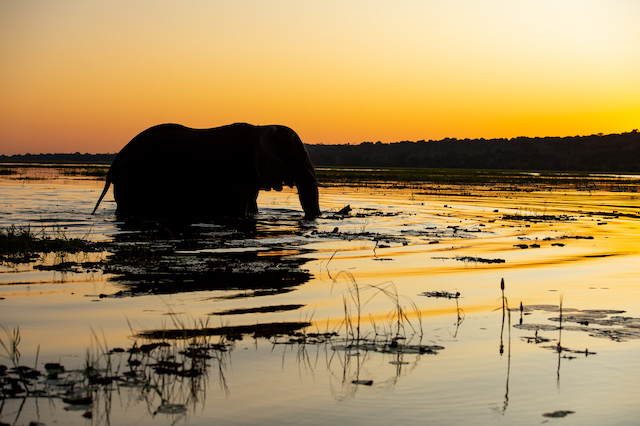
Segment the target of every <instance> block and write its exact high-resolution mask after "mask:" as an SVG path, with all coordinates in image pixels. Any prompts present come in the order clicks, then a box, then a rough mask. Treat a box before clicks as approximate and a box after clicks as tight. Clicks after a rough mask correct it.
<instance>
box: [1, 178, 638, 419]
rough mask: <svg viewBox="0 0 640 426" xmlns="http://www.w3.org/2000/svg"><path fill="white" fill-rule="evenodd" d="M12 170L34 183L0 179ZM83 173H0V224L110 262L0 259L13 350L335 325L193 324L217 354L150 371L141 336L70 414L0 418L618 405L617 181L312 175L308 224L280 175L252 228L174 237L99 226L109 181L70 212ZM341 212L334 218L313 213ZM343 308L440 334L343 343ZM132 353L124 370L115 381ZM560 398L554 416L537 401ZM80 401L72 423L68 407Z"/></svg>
mask: <svg viewBox="0 0 640 426" xmlns="http://www.w3.org/2000/svg"><path fill="white" fill-rule="evenodd" d="M25 176H31V177H33V176H36V177H38V178H39V179H17V178H18V177H25ZM102 185H103V183H102V182H101V181H99V180H95V179H86V178H80V177H77V176H73V175H62V174H60V173H59V172H57V171H56V169H47V171H45V172H43V171H42V170H41V169H37V170H29V169H25V170H24V171H23V174H22V176H16V175H10V176H2V177H0V203H1V204H0V225H1V226H9V225H26V224H28V225H29V226H30V227H31V228H32V229H34V230H38V231H39V232H40V231H42V230H44V232H45V233H50V235H53V234H55V233H62V234H63V235H72V236H76V235H77V236H83V237H85V236H86V237H88V238H90V239H92V240H95V241H112V240H115V241H117V242H118V245H117V246H115V247H112V248H111V251H112V252H115V253H116V255H117V256H119V257H118V258H117V260H115V258H114V256H113V255H110V254H109V253H106V252H98V253H87V254H80V255H73V256H71V255H66V256H65V259H64V260H71V261H73V262H102V264H103V265H107V268H104V267H97V268H92V267H86V268H84V267H78V268H76V272H69V271H60V270H53V271H51V270H37V269H33V267H34V266H37V265H39V264H46V265H54V264H56V263H59V262H60V261H61V259H60V256H61V255H60V254H57V255H56V254H50V255H48V256H47V257H45V258H43V259H41V260H40V261H37V262H34V263H32V264H26V265H24V264H22V265H15V264H8V263H4V264H3V265H2V267H1V269H0V271H1V272H2V273H1V274H0V297H2V298H3V299H1V300H0V324H2V325H3V326H5V327H7V328H8V329H12V328H13V327H15V326H19V328H20V335H21V342H20V353H21V359H20V363H21V364H24V365H29V366H37V368H38V369H39V370H41V371H43V369H44V364H45V363H47V362H59V363H61V364H63V365H64V366H65V368H66V369H67V370H73V369H77V368H83V367H84V365H85V363H86V362H87V360H89V361H91V360H96V359H98V361H100V362H104V360H106V359H107V356H105V355H104V353H105V352H107V351H108V350H109V349H112V348H117V347H120V348H124V349H128V348H131V347H132V345H134V344H136V345H137V346H139V345H141V344H144V343H149V342H151V341H150V340H147V339H143V338H140V337H138V338H136V337H135V336H136V335H138V334H139V333H142V332H145V331H146V332H154V331H156V332H158V331H161V330H164V331H166V330H181V329H182V330H184V329H189V328H193V329H200V330H202V329H203V328H206V329H209V330H212V329H216V328H220V327H228V328H229V329H232V330H238V329H237V328H236V329H234V328H233V327H241V326H249V327H255V325H256V324H280V325H281V324H283V323H288V324H292V327H294V328H296V327H298V328H299V327H303V326H304V324H306V323H311V325H310V326H309V327H306V328H302V330H304V331H306V332H307V333H314V332H317V333H325V332H335V333H337V334H338V336H334V337H331V338H328V339H327V340H322V341H321V342H316V341H315V340H313V339H308V340H305V341H304V342H303V343H300V342H299V341H298V342H294V343H290V342H288V340H289V339H290V337H289V336H278V337H271V338H253V337H252V335H251V334H249V335H247V334H245V335H243V336H242V339H241V340H232V341H228V340H225V338H222V337H220V336H218V335H212V336H209V337H208V338H206V339H207V340H206V344H208V345H209V347H211V345H215V344H217V343H224V344H225V346H224V347H223V348H224V350H218V349H220V347H216V349H211V350H210V351H209V355H210V356H211V358H208V359H206V360H205V361H204V362H205V363H206V364H207V367H206V368H204V369H203V370H205V374H202V375H199V376H197V377H182V376H176V375H172V374H155V373H154V369H153V368H156V367H151V366H147V364H149V365H150V364H153V362H157V361H158V359H160V358H161V356H160V355H161V351H163V350H165V349H163V348H158V349H154V351H155V352H152V353H151V355H152V357H154V361H153V362H152V361H150V359H151V357H146V358H145V357H141V356H140V357H139V355H135V356H134V355H131V354H129V353H127V352H125V353H123V354H119V353H116V354H113V355H111V356H110V359H111V362H112V367H111V368H112V370H111V371H112V373H113V374H112V375H113V376H118V377H120V379H119V380H116V381H114V382H113V383H112V384H111V385H108V386H106V387H102V388H100V389H101V390H100V391H96V392H94V393H93V397H94V399H93V404H92V405H91V406H90V407H79V409H78V410H72V409H70V408H71V407H72V406H70V405H69V404H66V403H64V402H63V401H62V400H61V398H58V397H50V396H51V395H49V397H44V396H43V397H40V398H34V397H30V398H26V399H23V398H6V399H5V400H4V401H3V403H2V408H0V421H3V422H6V423H14V422H16V423H17V424H28V423H29V422H30V421H42V422H44V423H46V424H52V423H54V422H57V423H59V424H87V423H93V424H118V425H121V424H125V425H126V424H140V423H143V424H144V423H151V422H153V423H154V424H155V423H159V424H176V423H180V424H211V423H213V422H220V423H224V424H255V423H261V424H300V423H305V424H327V423H338V424H345V423H353V424H389V423H396V424H424V423H429V424H469V423H471V422H473V423H474V424H497V423H503V424H537V423H543V422H545V421H549V422H562V424H581V425H582V424H629V423H633V422H634V421H636V419H637V418H638V415H640V408H638V404H637V401H638V397H639V396H640V391H638V388H637V382H638V378H640V362H639V361H638V360H639V359H640V358H639V357H638V354H639V350H640V345H639V337H640V333H638V331H639V330H640V328H639V327H640V319H638V318H640V286H638V284H639V283H638V276H640V275H639V272H640V262H638V260H639V253H638V245H637V241H638V237H639V236H640V235H639V234H640V226H639V218H638V217H639V215H640V201H639V200H638V195H637V193H635V192H619V191H617V192H606V191H591V192H586V191H575V190H572V189H570V188H557V189H553V190H549V189H547V190H534V191H508V190H506V189H502V190H501V189H499V188H491V189H492V190H489V188H481V187H470V186H469V187H450V186H447V187H439V188H429V187H420V186H411V187H403V186H402V185H395V186H394V185H379V186H378V187H366V186H364V185H363V186H359V187H346V186H329V187H323V188H321V191H320V204H321V208H322V209H323V211H324V212H325V215H324V216H323V217H322V218H320V219H318V220H317V221H314V222H306V221H301V220H300V218H301V216H302V210H301V208H300V206H299V204H298V200H297V196H296V194H295V191H294V190H293V191H291V190H285V191H282V192H263V193H261V195H260V198H259V200H258V204H259V207H260V210H261V213H260V214H259V215H258V217H257V220H256V222H255V223H252V224H249V225H246V224H237V223H236V224H229V223H225V224H198V225H196V226H193V227H190V228H189V229H187V230H182V231H183V232H182V233H180V234H179V235H175V234H168V233H165V231H163V230H162V229H154V230H145V231H140V230H136V229H130V228H127V227H125V226H124V225H123V224H121V223H118V222H117V221H115V218H114V210H115V203H114V202H113V201H112V200H113V199H112V196H111V195H108V196H107V197H106V198H105V200H103V204H102V205H101V207H100V209H99V210H98V212H97V213H96V215H94V216H91V215H90V212H91V210H92V209H93V206H94V204H95V201H96V200H97V198H98V196H99V194H100V191H101V190H102ZM105 201H106V202H105ZM345 205H350V206H351V208H352V211H351V212H350V214H349V215H348V216H346V217H342V216H340V215H336V214H334V213H335V212H337V211H338V210H340V209H341V208H343V207H344V206H345ZM335 228H337V230H336V229H335ZM171 237H173V238H174V239H171ZM522 245H526V246H527V248H520V247H519V246H522ZM538 246H539V247H538ZM151 249H153V250H155V251H154V253H162V255H157V256H158V257H157V258H155V259H154V261H156V263H153V264H151V263H149V265H151V266H149V267H146V268H140V267H139V265H138V267H136V265H135V263H136V262H139V261H140V259H144V260H145V261H149V259H148V258H144V257H136V256H140V255H141V253H149V251H150V250H151ZM127 259H130V260H131V262H130V264H126V261H127ZM158 260H159V262H157V261H158ZM501 279H504V281H505V292H504V296H505V298H506V302H507V304H508V307H509V308H511V310H510V311H506V310H503V299H501V296H502V293H501V290H500V281H501ZM354 283H357V286H358V289H360V291H361V299H360V303H361V305H360V310H359V311H358V309H357V306H356V304H355V303H354V302H353V298H352V296H353V292H351V293H350V292H349V291H348V289H349V288H350V286H353V285H354ZM374 286H375V287H374ZM351 288H352V289H353V287H351ZM381 288H382V289H385V290H387V291H390V292H392V293H393V292H397V296H398V298H397V300H395V299H394V298H393V297H392V298H391V299H390V298H389V297H387V296H385V295H384V294H382V293H381V290H380V289H381ZM425 292H441V293H442V292H449V293H451V294H455V293H457V292H458V293H460V297H459V298H458V299H449V298H442V297H427V296H425V295H423V293H425ZM521 302H522V304H523V305H524V307H525V308H526V309H525V310H524V312H522V313H521V312H520V310H519V306H520V303H521ZM560 303H562V308H563V309H562V314H563V322H562V329H561V330H560V329H559V328H558V326H559V325H560V323H559V321H558V319H559V312H558V311H559V309H558V308H557V307H558V306H559V305H560ZM345 305H347V309H349V312H350V314H351V317H352V318H351V324H352V325H354V324H356V323H357V318H356V317H357V315H356V314H357V312H359V313H360V324H361V330H360V331H361V333H362V335H363V336H366V337H367V338H368V339H373V338H374V337H376V336H375V332H377V333H378V335H379V336H378V337H377V339H379V340H385V339H387V340H389V339H388V337H389V336H391V335H395V334H394V333H396V327H397V322H396V321H395V320H396V319H397V317H396V316H395V315H396V314H397V311H396V310H395V309H397V307H398V306H401V307H402V308H403V309H404V310H403V313H404V314H405V315H406V316H405V317H403V318H404V319H403V321H402V324H403V325H404V326H405V327H404V329H403V332H402V334H403V335H405V336H406V337H407V338H408V340H407V341H404V340H400V341H399V343H400V345H401V346H402V345H405V347H406V348H416V347H418V345H422V346H423V347H424V346H427V345H431V346H433V347H442V348H443V349H440V350H435V351H433V353H431V352H424V353H414V352H411V351H409V350H406V351H404V352H397V351H393V350H387V351H380V350H373V349H372V348H373V347H375V346H373V347H370V348H369V350H367V347H363V346H361V347H360V348H351V349H345V348H344V345H345V342H344V337H347V336H348V334H347V330H348V327H347V325H348V324H346V323H345ZM537 305H555V307H556V308H555V312H554V311H553V310H554V308H553V307H551V306H537ZM589 310H600V311H602V310H610V311H612V312H604V313H603V312H598V313H594V312H590V311H589ZM613 311H624V313H613ZM578 315H581V316H580V317H579V316H578ZM571 316H573V317H571ZM552 318H556V320H552ZM578 321H579V322H578ZM520 323H522V324H523V325H521V324H520ZM372 324H373V325H372ZM535 324H537V325H538V328H539V329H538V331H537V334H536V331H535V327H534V326H533V325H535ZM420 326H421V328H420ZM412 327H413V328H412ZM554 327H555V328H554ZM0 332H2V333H3V335H2V338H3V341H7V336H6V335H5V334H4V332H3V331H0ZM236 337H238V336H236ZM536 338H537V339H538V340H536ZM194 339H195V338H194ZM200 339H204V338H200ZM545 339H547V341H544V340H545ZM559 341H560V346H561V348H563V350H561V351H558V349H557V348H558V342H559ZM168 342H170V343H171V345H172V348H175V350H174V349H166V351H168V352H165V355H166V354H169V356H175V357H176V359H180V357H181V356H182V355H180V354H179V351H180V350H184V349H185V348H188V344H189V340H186V341H185V340H177V341H176V340H172V339H170V340H168ZM285 343H290V344H285ZM347 343H349V342H347ZM199 344H202V340H200V341H199ZM379 348H380V346H378V349H379ZM387 349H388V348H387ZM171 350H174V352H170V351H171ZM3 354H4V353H3ZM36 354H37V365H36ZM132 357H133V358H135V359H141V360H142V362H143V364H142V365H141V366H140V367H137V368H138V369H139V370H136V371H139V372H141V374H145V380H139V381H137V382H131V381H125V380H123V379H122V378H123V377H124V372H125V371H129V370H131V369H133V367H131V364H130V363H129V361H130V360H131V359H132ZM136 357H139V358H136ZM165 359H166V358H165ZM1 362H2V363H4V364H6V365H9V362H8V360H7V359H6V358H3V359H2V361H1ZM145 363H146V364H145ZM98 364H99V363H97V364H96V365H98ZM145 367H146V368H145ZM358 380H362V381H365V382H362V383H367V384H355V383H354V381H358ZM368 381H372V382H371V385H368V383H369V382H368ZM143 383H144V384H145V385H143ZM51 386H52V385H50V387H51ZM77 387H81V384H80V383H79V384H78V385H77ZM168 404H175V405H173V406H172V405H168ZM172 408H173V410H172ZM562 410H565V411H571V412H572V413H568V414H566V416H565V417H563V418H553V417H547V416H545V414H547V415H550V414H551V413H556V412H559V411H562ZM88 411H90V412H91V414H92V419H91V420H87V419H86V418H84V417H82V414H83V413H86V412H88ZM168 411H173V412H172V413H167V412H168Z"/></svg>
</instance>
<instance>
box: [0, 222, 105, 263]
mask: <svg viewBox="0 0 640 426" xmlns="http://www.w3.org/2000/svg"><path fill="white" fill-rule="evenodd" d="M97 249H98V244H96V243H94V242H91V241H89V240H88V238H87V237H83V238H77V237H71V236H69V235H68V234H67V233H66V232H65V231H64V230H63V229H61V228H60V227H58V228H54V229H53V230H52V231H49V233H47V231H46V230H45V229H44V228H42V230H41V231H39V232H36V231H34V230H33V229H32V228H31V227H30V226H28V225H27V226H15V225H11V226H7V227H2V228H0V261H3V262H11V263H24V262H31V261H32V260H34V259H37V258H39V257H40V254H41V253H52V252H59V253H78V252H90V251H96V250H97Z"/></svg>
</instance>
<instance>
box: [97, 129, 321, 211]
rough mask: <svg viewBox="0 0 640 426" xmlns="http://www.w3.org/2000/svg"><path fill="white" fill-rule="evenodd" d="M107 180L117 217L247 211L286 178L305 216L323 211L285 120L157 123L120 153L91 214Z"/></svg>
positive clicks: (305, 157)
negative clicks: (201, 125) (205, 125)
mask: <svg viewBox="0 0 640 426" xmlns="http://www.w3.org/2000/svg"><path fill="white" fill-rule="evenodd" d="M111 183H113V184H114V197H115V200H116V203H117V210H116V214H117V216H118V217H119V218H122V219H133V218H136V219H138V218H139V219H204V218H211V217H245V216H246V215H247V214H250V213H256V212H257V206H256V198H257V196H258V192H259V191H260V190H271V189H274V190H276V191H279V190H282V186H283V184H284V185H287V186H290V187H293V186H296V187H297V189H298V196H299V198H300V204H301V206H302V208H303V210H304V212H305V218H308V219H311V218H314V217H317V216H319V215H320V214H321V213H320V208H319V205H318V181H317V178H316V175H315V172H314V169H313V165H312V164H311V160H310V159H309V155H308V154H307V151H306V149H305V147H304V145H303V143H302V141H301V140H300V138H299V137H298V135H297V134H296V133H295V132H294V131H293V130H291V129H290V128H288V127H284V126H252V125H250V124H244V123H236V124H231V125H228V126H222V127H217V128H213V129H191V128H187V127H184V126H180V125H177V124H162V125H159V126H155V127H152V128H150V129H147V130H145V131H143V132H142V133H140V134H139V135H137V136H136V137H134V138H133V139H132V140H131V141H130V142H129V143H128V144H127V145H126V146H125V147H124V148H123V149H122V150H121V151H120V152H119V153H118V155H117V156H116V158H115V159H114V161H113V163H112V165H111V168H110V169H109V172H108V174H107V182H106V184H105V187H104V190H103V192H102V195H101V196H100V199H99V200H98V202H97V204H96V208H95V209H94V212H95V211H96V209H97V208H98V205H99V204H100V201H101V200H102V198H103V197H104V195H105V194H106V192H107V190H108V189H109V186H110V184H111Z"/></svg>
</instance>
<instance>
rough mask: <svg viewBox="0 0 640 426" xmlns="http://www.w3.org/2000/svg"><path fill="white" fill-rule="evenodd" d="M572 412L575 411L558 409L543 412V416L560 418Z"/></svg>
mask: <svg viewBox="0 0 640 426" xmlns="http://www.w3.org/2000/svg"><path fill="white" fill-rule="evenodd" d="M573 413H575V411H570V410H558V411H554V412H552V413H544V414H543V416H544V417H552V418H560V417H567V416H568V415H569V414H573Z"/></svg>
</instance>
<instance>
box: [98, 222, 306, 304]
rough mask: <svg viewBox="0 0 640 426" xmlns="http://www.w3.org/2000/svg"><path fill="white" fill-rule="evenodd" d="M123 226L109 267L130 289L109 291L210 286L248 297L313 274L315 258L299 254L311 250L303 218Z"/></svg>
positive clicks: (287, 288)
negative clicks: (311, 265)
mask: <svg viewBox="0 0 640 426" xmlns="http://www.w3.org/2000/svg"><path fill="white" fill-rule="evenodd" d="M120 229H121V232H119V233H118V234H117V235H116V236H115V238H114V241H113V243H111V244H109V245H108V247H109V251H110V252H111V255H109V256H108V257H107V259H106V260H105V271H106V272H107V273H109V274H111V275H112V277H111V278H110V280H111V281H114V282H118V283H120V284H121V285H122V286H123V287H124V289H123V290H120V291H118V292H117V293H115V294H111V295H105V296H110V297H122V296H139V295H147V294H176V293H181V292H193V291H205V290H242V291H243V293H242V297H251V296H261V295H273V294H279V293H285V292H288V291H291V290H292V289H293V288H294V287H297V286H299V285H301V284H303V283H305V282H307V281H308V280H309V279H310V277H311V275H310V274H309V272H308V271H307V270H305V269H303V268H302V266H303V265H304V264H305V263H306V262H308V261H309V260H310V259H309V258H308V257H302V256H299V255H300V254H302V253H308V252H309V251H308V250H307V249H305V248H303V247H301V244H302V240H303V239H304V237H303V234H304V233H305V232H307V229H306V228H305V227H303V226H300V225H299V224H297V223H288V224H280V226H277V227H276V226H273V224H271V223H260V222H258V221H238V222H228V223H224V224H200V225H193V226H167V225H157V226H146V227H145V228H140V227H132V226H131V225H130V224H127V225H124V224H123V225H120ZM297 240H298V241H297ZM296 241H297V242H296ZM292 254H295V255H298V256H295V255H292ZM227 297H232V296H227ZM265 309H266V308H265Z"/></svg>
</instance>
